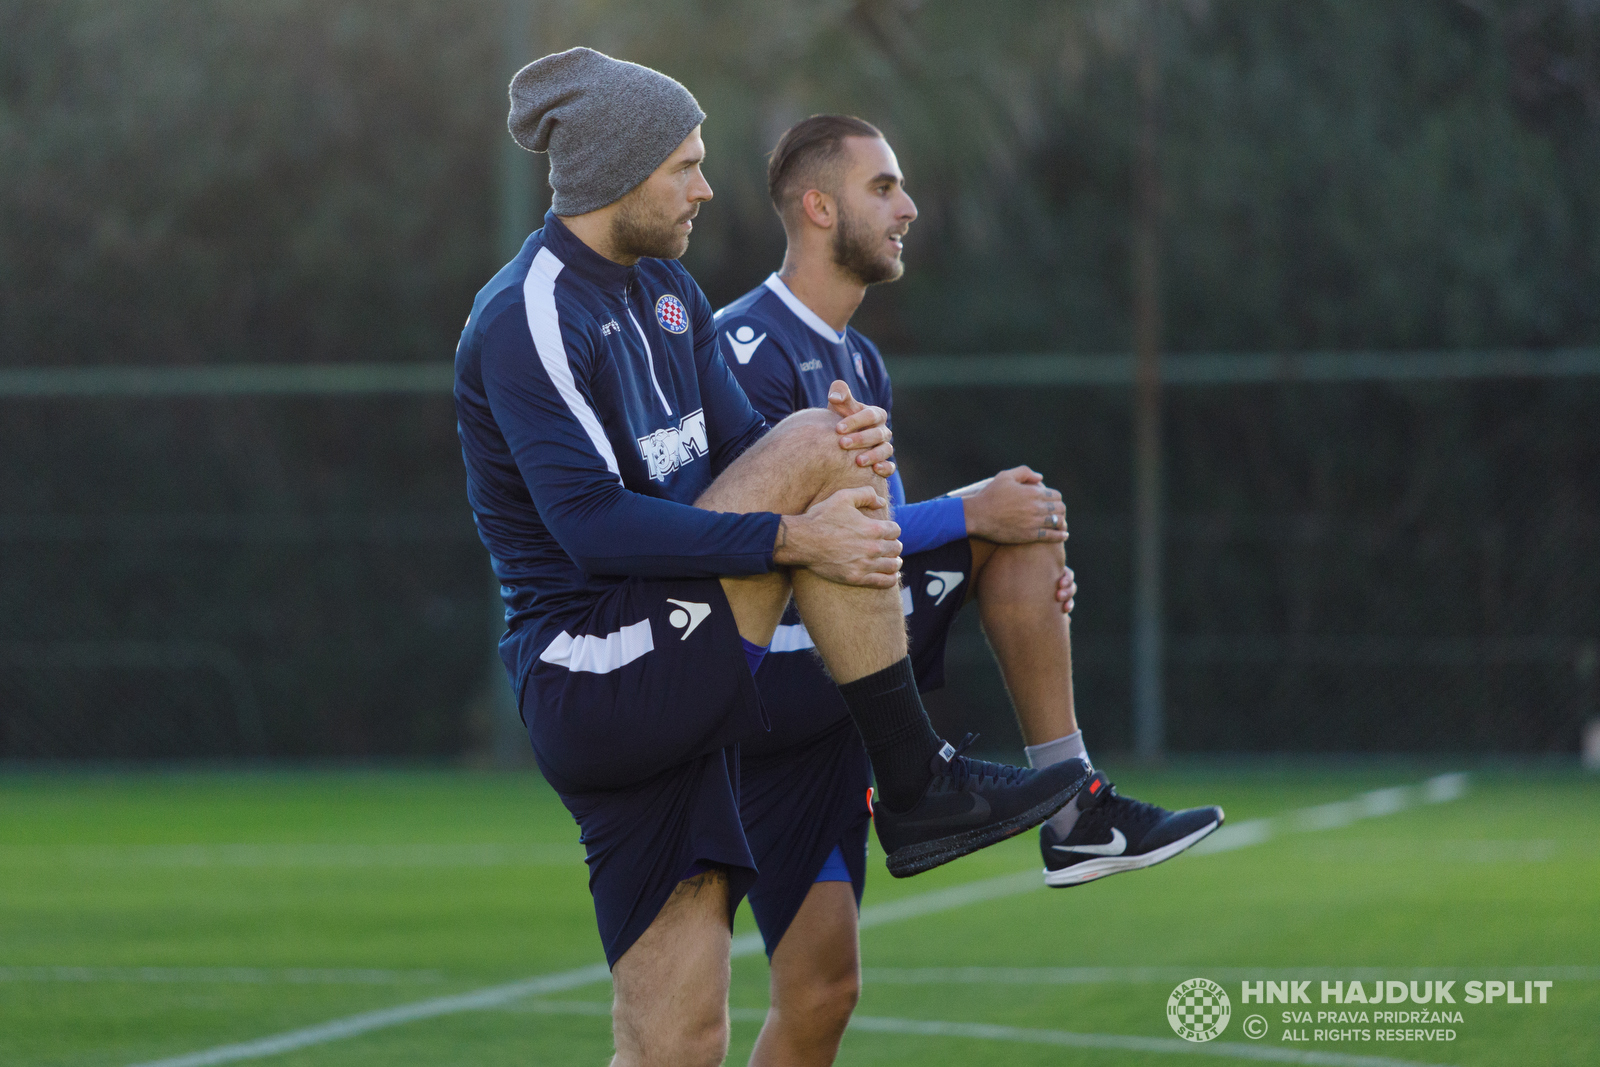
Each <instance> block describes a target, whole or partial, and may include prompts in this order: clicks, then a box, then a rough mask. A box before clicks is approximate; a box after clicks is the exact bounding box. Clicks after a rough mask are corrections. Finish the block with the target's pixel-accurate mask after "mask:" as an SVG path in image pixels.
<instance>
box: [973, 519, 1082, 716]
mask: <svg viewBox="0 0 1600 1067" xmlns="http://www.w3.org/2000/svg"><path fill="white" fill-rule="evenodd" d="M1066 565H1067V558H1066V552H1065V551H1064V550H1063V548H1062V546H1061V545H1059V544H1044V543H1040V544H1022V545H996V544H993V543H991V542H989V541H979V540H974V541H973V542H972V577H973V580H972V586H971V592H969V594H968V599H969V600H970V599H973V598H976V599H977V601H978V617H979V619H980V620H981V621H982V623H983V632H984V633H985V634H986V635H987V636H988V638H989V645H990V647H991V648H993V649H994V656H995V660H996V661H997V662H998V663H999V665H1000V674H1001V677H1003V678H1004V679H1005V683H1006V689H1007V691H1008V692H1010V694H1011V703H1012V706H1013V707H1014V708H1015V709H1016V712H1017V724H1018V725H1019V726H1020V727H1021V728H1022V738H1023V741H1024V743H1026V744H1029V745H1042V744H1044V743H1045V742H1046V741H1054V740H1055V739H1056V738H1058V737H1065V736H1066V735H1067V734H1070V733H1072V732H1074V731H1075V730H1077V729H1078V721H1077V717H1076V716H1075V715H1074V713H1073V703H1072V622H1071V616H1070V615H1066V614H1064V613H1063V612H1062V610H1061V605H1060V604H1059V603H1057V601H1056V599H1055V588H1056V582H1057V581H1058V580H1060V578H1061V574H1062V572H1063V571H1064V570H1065V569H1066Z"/></svg>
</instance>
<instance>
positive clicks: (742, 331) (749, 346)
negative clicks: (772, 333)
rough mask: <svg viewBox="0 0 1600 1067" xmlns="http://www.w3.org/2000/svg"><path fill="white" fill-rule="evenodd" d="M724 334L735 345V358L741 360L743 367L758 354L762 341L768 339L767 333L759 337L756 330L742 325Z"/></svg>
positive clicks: (740, 363)
mask: <svg viewBox="0 0 1600 1067" xmlns="http://www.w3.org/2000/svg"><path fill="white" fill-rule="evenodd" d="M722 336H724V337H726V338H727V339H728V343H729V344H730V345H732V346H733V358H735V359H737V360H738V361H739V365H740V366H741V367H742V366H744V365H745V364H746V363H749V362H750V357H751V356H753V355H755V354H756V349H757V348H759V347H760V345H761V342H762V341H765V340H766V339H767V335H766V334H762V335H761V336H760V337H757V336H756V332H755V331H754V330H752V329H751V328H750V327H748V326H741V327H739V328H738V329H737V330H734V331H733V332H732V333H725V334H723V335H722Z"/></svg>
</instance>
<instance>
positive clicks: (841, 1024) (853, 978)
mask: <svg viewBox="0 0 1600 1067" xmlns="http://www.w3.org/2000/svg"><path fill="white" fill-rule="evenodd" d="M860 995H861V962H860V951H859V946H858V945H857V942H856V899H855V894H854V892H853V891H852V890H851V888H850V883H849V882H817V883H816V884H815V885H813V886H812V887H811V890H810V892H808V893H807V894H806V899H805V903H803V904H801V905H800V911H799V913H798V914H796V915H795V917H794V922H792V923H790V924H789V929H788V930H787V931H785V933H784V935H783V940H782V941H779V942H778V948H777V951H775V952H774V953H773V954H772V1007H771V1008H770V1009H769V1010H768V1011H767V1021H766V1024H765V1025H764V1026H762V1028H761V1036H760V1037H758V1038H756V1047H755V1050H754V1051H753V1052H752V1053H751V1054H750V1067H828V1065H829V1064H831V1063H833V1060H834V1057H835V1056H837V1055H838V1054H839V1041H840V1039H841V1038H843V1037H844V1030H845V1026H846V1025H847V1024H848V1023H849V1022H850V1013H851V1012H852V1011H854V1010H855V1007H856V1000H857V999H858V998H859V997H860Z"/></svg>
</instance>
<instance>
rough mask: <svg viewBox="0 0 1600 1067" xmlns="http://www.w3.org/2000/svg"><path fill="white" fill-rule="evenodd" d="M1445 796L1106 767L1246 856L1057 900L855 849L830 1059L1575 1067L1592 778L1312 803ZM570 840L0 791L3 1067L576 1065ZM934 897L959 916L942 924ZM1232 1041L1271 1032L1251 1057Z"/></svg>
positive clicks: (1594, 983) (762, 971)
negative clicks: (844, 1009) (1438, 1014)
mask: <svg viewBox="0 0 1600 1067" xmlns="http://www.w3.org/2000/svg"><path fill="white" fill-rule="evenodd" d="M1449 769H1450V768H1447V767H1440V766H1427V767H1424V766H1420V765H1411V764H1403V763H1377V762H1375V763H1369V764H1354V765H1334V764H1315V763H1307V762H1300V763H1294V764H1288V765H1269V764H1248V763H1240V764H1228V765H1226V766H1225V767H1223V769H1221V770H1217V769H1214V768H1211V769H1204V768H1203V765H1202V764H1198V763H1189V764H1180V765H1179V766H1177V767H1176V768H1174V769H1171V770H1166V771H1161V772H1152V771H1134V770H1128V771H1126V772H1122V773H1118V772H1119V768H1117V767H1115V766H1113V767H1112V768H1111V770H1112V771H1113V773H1114V774H1116V775H1117V777H1118V780H1119V784H1120V785H1121V786H1123V787H1124V788H1125V789H1126V791H1127V792H1130V793H1132V794H1134V795H1136V796H1140V797H1146V798H1149V799H1156V800H1160V801H1162V802H1163V803H1165V804H1167V805H1169V806H1181V805H1186V804H1191V803H1201V802H1208V803H1211V802H1215V803H1221V804H1223V805H1225V806H1226V808H1227V810H1228V816H1229V824H1230V828H1232V827H1241V826H1242V827H1243V828H1242V830H1239V831H1235V833H1234V837H1233V842H1232V843H1234V844H1236V845H1241V846H1242V847H1236V848H1232V849H1229V850H1219V851H1215V852H1212V853H1211V854H1207V855H1191V856H1185V857H1181V858H1179V859H1178V860H1175V861H1174V862H1172V863H1169V864H1167V865H1165V866H1162V867H1158V868H1155V869H1153V870H1149V871H1144V872H1136V873H1133V874H1128V875H1120V876H1117V877H1114V878H1110V879H1107V880H1104V881H1102V882H1099V883H1094V884H1091V885H1088V886H1085V887H1081V888H1078V889H1072V890H1045V889H1043V888H1042V886H1041V887H1039V888H1036V889H1035V888H1029V887H1031V886H1033V885H1036V884H1037V883H1036V882H1035V881H1034V880H1033V878H1032V877H1028V876H1023V877H1022V878H1021V879H1020V880H1019V879H1018V878H1015V877H1010V878H1008V877H1007V876H1012V875H1016V874H1017V873H1018V872H1036V870H1037V867H1038V856H1037V852H1036V851H1035V849H1036V845H1035V842H1034V838H1033V837H1032V835H1028V836H1025V837H1023V838H1020V839H1018V840H1016V841H1013V842H1008V843H1007V844H1005V845H1002V846H999V847H996V848H993V849H990V850H988V851H987V852H985V853H982V854H980V855H978V856H974V857H969V858H968V859H965V860H962V861H960V862H958V863H955V864H951V865H949V866H947V867H944V868H941V869H940V870H938V871H935V872H931V873H929V874H927V875H923V876H921V877H918V878H914V879H910V880H907V881H895V880H892V879H890V878H889V877H888V875H887V873H886V872H885V871H884V870H883V866H882V859H881V856H878V855H875V856H874V858H873V861H872V864H871V867H870V875H869V883H868V890H867V901H866V904H867V908H868V911H867V912H866V915H867V916H868V918H869V928H868V929H866V930H865V931H864V932H863V935H862V942H863V962H864V966H865V967H866V985H865V991H864V994H863V997H862V1001H861V1006H860V1008H859V1010H858V1013H857V1014H858V1018H859V1019H860V1025H858V1026H857V1027H855V1028H853V1029H852V1031H851V1032H850V1033H849V1034H848V1035H847V1036H846V1038H845V1043H844V1049H843V1052H842V1053H841V1056H840V1060H839V1062H840V1063H841V1064H875V1065H876V1064H901V1063H903V1064H917V1065H922V1067H926V1065H932V1064H946V1063H949V1064H956V1063H960V1064H969V1063H974V1062H995V1061H999V1060H1000V1058H1001V1057H1002V1056H1003V1057H1004V1058H1005V1059H1004V1062H1006V1063H1007V1064H1008V1065H1016V1067H1026V1065H1032V1064H1053V1065H1059V1064H1076V1063H1084V1064H1088V1063H1093V1064H1096V1065H1099V1067H1133V1065H1156V1064H1171V1063H1182V1062H1186V1056H1188V1055H1189V1054H1193V1053H1204V1054H1207V1055H1206V1056H1205V1060H1204V1062H1213V1063H1219V1064H1235V1063H1239V1064H1242V1063H1255V1062H1260V1061H1261V1060H1263V1059H1266V1060H1269V1061H1276V1062H1303V1063H1324V1064H1329V1065H1338V1064H1340V1063H1344V1064H1348V1065H1352V1067H1354V1065H1357V1064H1362V1063H1367V1064H1375V1063H1377V1062H1380V1061H1385V1062H1389V1063H1398V1062H1403V1063H1425V1064H1454V1065H1485V1067H1490V1065H1495V1067H1498V1065H1506V1064H1519V1065H1550V1067H1557V1065H1560V1067H1589V1065H1593V1064H1596V1063H1600V779H1597V778H1595V777H1594V776H1582V775H1580V774H1579V773H1578V772H1576V771H1572V772H1558V771H1530V772H1528V773H1516V772H1512V771H1507V770H1504V769H1500V770H1497V771H1489V770H1480V771H1476V772H1474V773H1473V774H1472V776H1471V778H1470V781H1469V782H1468V785H1467V789H1466V791H1465V793H1464V794H1463V795H1460V796H1458V797H1454V798H1448V799H1441V797H1447V796H1448V794H1449V793H1450V792H1451V791H1450V790H1444V791H1443V792H1442V793H1441V792H1440V791H1439V790H1437V789H1436V790H1435V793H1436V794H1438V795H1436V796H1435V797H1434V798H1433V799H1434V800H1436V801H1438V802H1435V803H1426V802H1424V801H1425V800H1427V799H1428V798H1427V797H1426V796H1425V794H1424V791H1423V790H1421V789H1410V790H1405V791H1400V792H1395V793H1378V794H1376V796H1372V795H1368V796H1367V797H1366V798H1365V799H1362V800H1359V801H1357V802H1355V803H1353V804H1339V803H1338V802H1345V801H1350V800H1351V799H1352V798H1355V797H1358V796H1360V795H1361V794H1370V792H1371V791H1373V790H1379V789H1382V788H1384V787H1391V786H1396V785H1411V786H1414V785H1416V783H1419V782H1422V781H1423V780H1425V779H1428V778H1430V777H1431V776H1433V775H1437V774H1438V773H1440V772H1441V771H1444V770H1449ZM1319 805H1335V806H1332V807H1327V806H1324V807H1318V806H1319ZM1305 809H1315V810H1314V811H1311V812H1309V813H1307V812H1306V810H1305ZM1264 819H1270V820H1271V821H1270V822H1256V821H1255V820H1264ZM576 838H577V835H576V830H575V829H574V827H573V825H572V823H571V821H570V820H569V819H568V817H567V815H566V812H565V811H564V810H563V809H562V808H561V806H560V803H559V802H558V801H557V799H556V798H555V796H554V795H553V794H552V793H551V792H550V791H549V789H548V788H547V787H546V786H545V785H544V784H543V783H542V782H541V781H539V780H538V779H537V778H536V777H533V776H518V775H506V774H488V773H481V774H478V773H468V772H450V771H439V772H415V773H408V772H388V771H373V772H326V773H324V772H304V773H300V772H282V773H272V772H238V773H227V772H220V771H219V772H207V773H172V774H148V775H139V774H126V775H124V774H67V775H60V776H46V775H39V774H31V773H27V774H23V773H15V772H13V773H11V774H9V775H0V1064H4V1065H6V1067H43V1065H61V1067H79V1065H82V1067H90V1065H106V1067H129V1065H133V1064H144V1063H150V1062H159V1061H163V1060H175V1063H174V1065H173V1067H176V1063H181V1062H187V1063H189V1064H191V1065H194V1067H199V1065H200V1064H202V1063H220V1062H254V1063H264V1064H273V1065H281V1067H323V1065H330V1067H331V1065H335V1064H338V1065H367V1064H371V1065H374V1067H376V1065H385V1067H389V1065H400V1067H404V1065H411V1064H417V1065H422V1064H429V1065H434V1064H476V1065H488V1067H492V1065H498V1064H507V1065H509V1064H530V1063H532V1064H583V1063H591V1064H601V1063H604V1062H605V1061H606V1058H607V1056H608V1055H609V1052H610V1037H609V1020H608V1018H607V1017H606V1010H607V1002H608V1000H609V987H608V985H607V984H606V982H605V980H604V977H603V975H601V976H600V977H599V978H598V980H595V976H594V974H593V972H592V971H591V972H590V973H588V974H579V975H577V976H572V975H571V974H570V972H573V971H576V970H578V969H580V968H591V967H592V965H593V964H595V963H596V962H597V961H599V960H600V959H601V956H600V952H599V944H598V939H597V937H596V935H595V932H594V926H593V919H592V914H591V912H590V908H589V900H588V896H587V893H586V890H585V872H584V868H583V865H582V862H581V861H582V849H581V847H580V846H579V845H578V844H577V840H576ZM961 886H967V887H969V892H967V893H966V896H967V897H970V898H980V899H970V900H968V902H967V903H964V904H963V903H960V902H959V900H960V894H956V895H952V894H951V893H950V892H948V891H950V890H952V889H953V888H955V887H961ZM930 894H937V895H930ZM985 898H986V899H985ZM919 910H920V911H921V912H922V914H916V912H918V911H919ZM752 928H753V927H752V924H751V923H750V922H749V915H748V911H744V912H742V913H741V915H740V920H739V927H738V932H740V933H747V932H748V931H750V930H751V929H752ZM541 975H544V976H548V975H557V976H561V977H560V979H559V980H557V981H554V982H551V983H547V984H546V986H545V987H543V990H544V991H543V992H539V993H536V994H532V995H530V994H523V995H520V996H513V995H510V994H506V993H502V994H500V995H498V996H489V997H486V998H480V1000H481V1002H476V1003H474V1005H473V1006H472V1008H471V1010H451V1011H445V1010H444V1008H447V1007H455V1008H460V1007H462V1005H461V1004H460V1003H459V1002H455V1003H452V1002H446V1003H445V1004H444V1005H443V1006H442V1007H441V1006H438V1005H436V1006H435V1008H434V1009H433V1010H435V1011H436V1012H437V1014H433V1015H431V1017H425V1018H414V1019H410V1021H395V1020H394V1019H392V1018H391V1019H389V1020H387V1021H388V1022H389V1025H381V1026H372V1027H370V1028H366V1029H362V1028H360V1027H356V1028H355V1029H361V1032H359V1033H355V1034H353V1035H352V1036H344V1037H336V1038H335V1037H331V1036H330V1035H329V1034H327V1033H323V1034H321V1035H320V1037H319V1036H318V1035H312V1037H313V1038H316V1039H312V1038H307V1039H304V1040H303V1042H301V1043H300V1047H298V1048H293V1049H290V1050H288V1051H279V1052H276V1053H275V1054H272V1055H268V1056H264V1057H258V1058H255V1059H248V1060H229V1059H227V1058H226V1057H223V1058H217V1057H211V1058H206V1057H203V1056H194V1057H190V1058H189V1059H187V1060H182V1059H178V1058H180V1057H184V1056H186V1055H187V1054H191V1053H201V1052H205V1051H206V1050H211V1049H215V1048H217V1047H219V1046H224V1045H229V1044H233V1043H244V1042H252V1041H255V1040H257V1039H261V1038H268V1037H272V1036H273V1035H279V1034H284V1033H289V1032H294V1031H299V1030H302V1029H304V1028H307V1027H313V1026H316V1025H318V1024H323V1023H328V1022H332V1021H335V1020H341V1019H347V1018H349V1017H351V1016H356V1015H359V1014H361V1013H366V1012H373V1011H378V1010H382V1009H390V1008H396V1007H401V1006H405V1005H415V1004H419V1003H426V1002H434V1001H437V1000H438V998H448V997H451V996H452V995H456V994H464V993H471V992H473V991H476V990H483V989H486V988H491V987H495V986H499V985H503V984H505V983H510V982H515V981H518V980H521V979H526V978H530V977H534V976H541ZM1297 975H1298V976H1301V977H1303V978H1312V979H1315V980H1313V981H1312V983H1311V986H1310V992H1311V995H1312V999H1313V1001H1315V1000H1317V999H1318V996H1319V988H1320V980H1321V979H1330V980H1345V981H1347V982H1348V980H1363V981H1364V983H1365V985H1364V988H1365V989H1366V990H1368V991H1369V992H1370V990H1371V988H1372V984H1373V980H1374V979H1399V980H1410V979H1413V978H1419V977H1426V978H1441V979H1446V980H1455V981H1456V985H1455V986H1454V995H1455V996H1456V997H1457V1000H1458V1003H1457V1004H1456V1005H1455V1006H1454V1010H1457V1011H1459V1012H1461V1016H1462V1021H1461V1022H1460V1023H1456V1024H1451V1025H1449V1026H1447V1027H1441V1026H1435V1027H1432V1028H1434V1029H1451V1030H1453V1031H1454V1032H1455V1039H1454V1040H1450V1041H1427V1040H1423V1041H1416V1040H1413V1041H1401V1042H1396V1041H1379V1040H1353V1041H1329V1040H1322V1041H1317V1040H1315V1039H1314V1037H1315V1031H1316V1030H1317V1029H1319V1028H1326V1027H1327V1024H1322V1025H1321V1026H1320V1027H1319V1025H1318V1024H1317V1023H1316V1022H1311V1023H1299V1024H1286V1023H1285V1022H1283V1021H1282V1018H1281V1014H1282V1012H1283V1011H1284V1010H1285V1007H1286V1006H1285V1005H1281V1004H1272V1005H1266V1006H1262V1007H1258V1006H1256V1005H1254V1004H1251V1005H1244V1004H1242V1003H1241V1002H1240V992H1241V982H1242V981H1246V980H1251V979H1252V978H1254V979H1256V980H1282V979H1289V978H1293V977H1295V976H1297ZM1190 977H1211V978H1214V979H1215V980H1216V981H1218V982H1219V983H1220V984H1221V985H1222V986H1223V988H1224V989H1225V990H1226V992H1227V994H1228V996H1229V997H1230V999H1231V1001H1232V1019H1231V1022H1230V1024H1229V1026H1228V1029H1227V1030H1226V1032H1224V1033H1223V1034H1222V1035H1221V1036H1220V1037H1219V1038H1218V1039H1217V1040H1216V1041H1214V1042H1212V1043H1210V1044H1208V1045H1197V1044H1191V1043H1188V1042H1183V1041H1180V1040H1178V1039H1177V1037H1176V1036H1175V1035H1174V1034H1173V1032H1172V1030H1171V1028H1170V1027H1169V1026H1168V1023H1167V1021H1166V1003H1167V997H1168V994H1169V993H1170V992H1171V991H1172V989H1173V988H1174V986H1176V985H1177V984H1178V982H1179V981H1181V980H1183V979H1185V978H1190ZM1539 978H1547V979H1551V980H1553V981H1554V983H1555V984H1554V986H1553V987H1552V988H1551V989H1550V992H1549V996H1548V1003H1546V1004H1543V1005H1541V1004H1537V1003H1534V1004H1530V1005H1509V1004H1506V1003H1504V998H1501V999H1500V1000H1499V1001H1497V1002H1496V1003H1495V1004H1492V1005H1484V1004H1479V1005H1470V1004H1465V1003H1461V1002H1460V1001H1461V1000H1462V998H1463V996H1464V985H1465V983H1466V981H1469V980H1474V979H1477V980H1507V979H1510V980H1515V981H1516V982H1517V985H1518V986H1519V987H1520V986H1521V983H1522V981H1523V980H1533V979H1539ZM766 982H767V973H766V962H765V959H764V957H763V956H762V955H761V953H760V952H759V951H757V952H754V953H748V952H747V953H746V954H745V955H743V956H741V957H740V958H738V959H737V960H736V962H735V963H734V969H733V995H732V1003H733V1008H734V1015H733V1017H734V1024H733V1048H732V1051H731V1053H730V1056H729V1062H730V1063H735V1064H738V1063H743V1062H744V1060H745V1059H746V1058H747V1057H748V1055H749V1050H750V1046H751V1044H752V1042H753V1041H754V1039H755V1035H756V1032H757V1029H758V1027H759V1019H760V1017H761V1012H762V1010H763V1009H764V1007H765V1004H766V988H767V987H766ZM1382 1007H1383V1008H1385V1009H1388V1008H1390V1006H1389V1005H1384V1006H1382ZM1403 1007H1404V1008H1406V1009H1407V1010H1417V1009H1416V1008H1415V1006H1411V1005H1406V1006H1403ZM1447 1007H1448V1006H1447ZM1293 1008H1294V1010H1310V1011H1311V1012H1312V1013H1313V1018H1314V1017H1315V1013H1316V1012H1317V1011H1321V1010H1335V1009H1337V1006H1336V1005H1328V1006H1324V1005H1320V1004H1317V1003H1313V1004H1311V1005H1309V1006H1303V1005H1295V1006H1293ZM1346 1010H1360V1006H1357V1007H1356V1008H1348V1009H1346ZM1368 1010H1369V1011H1371V1010H1373V1008H1372V1007H1369V1008H1368ZM1252 1013H1258V1014H1261V1015H1262V1016H1263V1017H1264V1018H1265V1019H1267V1020H1268V1022H1269V1029H1268V1032H1267V1034H1266V1035H1265V1036H1264V1037H1262V1038H1260V1039H1259V1040H1251V1039H1250V1038H1249V1037H1248V1036H1246V1034H1245V1032H1244V1021H1245V1017H1246V1016H1247V1015H1248V1014H1252ZM410 1014H418V1013H414V1012H413V1013H410ZM424 1014H425V1013H424ZM399 1018H400V1019H401V1020H404V1019H406V1018H409V1016H408V1014H407V1013H404V1012H402V1013H400V1015H399ZM1344 1028H1346V1029H1351V1028H1354V1029H1360V1028H1361V1024H1346V1025H1345V1026H1344ZM1366 1028H1367V1029H1370V1030H1374V1031H1376V1030H1381V1029H1398V1028H1399V1027H1397V1026H1390V1025H1389V1024H1384V1023H1369V1024H1368V1025H1367V1027H1366ZM1291 1030H1292V1031H1304V1032H1305V1036H1306V1037H1308V1038H1313V1039H1312V1040H1308V1041H1307V1042H1305V1043H1295V1042H1289V1041H1285V1040H1284V1034H1285V1031H1291ZM1072 1035H1077V1036H1072ZM1129 1039H1134V1040H1129ZM293 1043H295V1042H290V1044H293ZM1296 1055H1299V1056H1300V1057H1301V1058H1300V1059H1298V1060H1296V1059H1295V1058H1294V1057H1295V1056H1296ZM1340 1057H1344V1059H1341V1058H1340Z"/></svg>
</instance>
